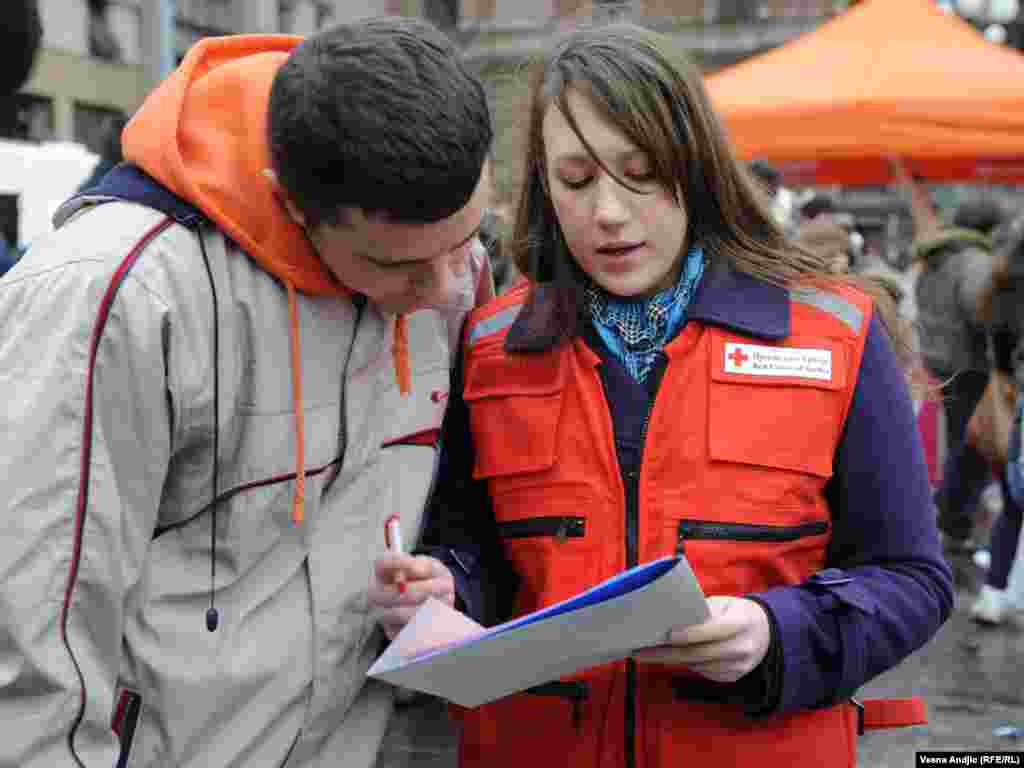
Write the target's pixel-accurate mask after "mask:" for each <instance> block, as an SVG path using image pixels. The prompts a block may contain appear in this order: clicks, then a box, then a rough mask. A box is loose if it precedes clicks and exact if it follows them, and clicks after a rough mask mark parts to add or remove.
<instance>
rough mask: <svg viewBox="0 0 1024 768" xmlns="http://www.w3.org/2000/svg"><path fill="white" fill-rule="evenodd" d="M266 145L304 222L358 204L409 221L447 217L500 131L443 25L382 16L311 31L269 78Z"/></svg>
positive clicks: (463, 198) (469, 188) (473, 182)
mask: <svg viewBox="0 0 1024 768" xmlns="http://www.w3.org/2000/svg"><path fill="white" fill-rule="evenodd" d="M268 131H269V142H270V153H271V158H272V162H273V165H274V170H275V171H276V173H277V175H278V178H279V179H280V181H281V184H282V186H283V187H284V189H285V190H286V191H287V192H288V194H289V195H290V196H291V198H292V200H293V201H294V203H295V204H296V205H297V206H298V208H299V209H300V210H301V211H302V213H303V215H304V216H305V217H306V219H307V222H308V223H309V224H310V225H311V226H316V225H318V224H319V223H321V222H324V221H326V222H328V223H331V224H335V225H336V224H338V223H339V217H338V214H339V208H341V207H353V208H361V209H362V210H364V211H365V212H366V213H367V215H383V216H386V217H387V218H389V219H391V220H394V221H400V222H403V223H429V222H434V221H439V220H441V219H444V218H447V217H448V216H451V215H452V214H453V213H455V212H456V211H458V210H459V209H460V208H462V207H463V206H464V205H465V204H466V203H467V202H468V201H469V198H470V196H471V195H472V194H473V191H474V190H475V189H476V186H477V182H478V181H479V179H480V171H481V169H482V167H483V163H484V160H485V159H486V157H487V154H488V152H489V150H490V146H491V142H492V139H493V129H492V127H491V118H490V110H489V108H488V105H487V95H486V92H485V91H484V87H483V84H482V83H481V82H480V79H479V78H478V77H477V76H476V75H474V74H472V73H471V72H470V71H469V69H468V68H467V66H466V65H465V64H464V63H463V62H462V61H461V60H460V58H459V53H458V50H457V49H456V48H455V47H454V45H453V44H452V43H451V41H450V40H449V39H448V38H447V37H446V36H445V35H444V34H442V33H441V32H440V31H439V30H438V29H437V28H436V27H433V26H431V25H430V24H428V23H426V22H424V21H420V20H417V19H411V18H402V17H385V18H376V19H368V20H365V21H361V22H356V23H352V24H342V25H337V26H334V27H331V28H328V29H325V30H323V31H321V32H319V33H317V34H316V35H313V36H312V37H310V38H308V39H306V40H304V41H303V42H302V43H301V44H300V45H299V46H298V47H297V48H296V49H295V50H294V51H292V53H291V55H290V56H289V57H288V60H287V61H286V62H285V63H284V65H283V66H282V67H281V69H280V71H279V72H278V74H277V76H276V77H275V78H274V83H273V86H272V87H271V92H270V106H269V118H268Z"/></svg>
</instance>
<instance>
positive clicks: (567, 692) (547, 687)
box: [523, 680, 590, 734]
mask: <svg viewBox="0 0 1024 768" xmlns="http://www.w3.org/2000/svg"><path fill="white" fill-rule="evenodd" d="M523 693H525V694H527V695H529V696H551V697H554V698H556V699H562V700H564V701H567V702H570V703H571V704H572V725H573V728H575V730H576V733H577V734H579V733H580V731H581V730H582V729H583V708H584V706H585V705H586V702H587V699H589V698H590V686H589V685H587V684H586V683H585V682H583V681H582V680H554V681H552V682H550V683H544V684H542V685H535V686H533V688H527V689H526V690H525V691H523Z"/></svg>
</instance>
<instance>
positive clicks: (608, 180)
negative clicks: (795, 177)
mask: <svg viewBox="0 0 1024 768" xmlns="http://www.w3.org/2000/svg"><path fill="white" fill-rule="evenodd" d="M528 130H529V135H528V145H527V147H526V164H525V180H524V188H523V191H522V196H521V198H520V201H519V206H518V213H517V220H516V223H515V233H514V234H515V242H514V243H513V245H514V246H516V245H518V246H519V247H518V248H517V249H516V250H515V253H516V260H517V265H518V266H519V268H520V270H521V272H522V273H523V275H524V276H526V278H527V280H526V281H525V282H523V283H521V284H520V285H518V286H517V287H515V288H513V289H512V290H510V291H509V292H507V293H506V294H505V295H503V296H502V297H501V298H499V299H498V300H497V301H495V302H493V303H492V304H490V305H488V306H486V307H484V308H483V309H482V310H480V311H478V312H476V313H475V314H474V315H473V316H472V317H471V319H470V321H469V322H468V324H467V327H466V331H465V337H464V356H465V364H464V368H463V369H462V371H460V376H458V377H457V380H456V382H455V383H454V384H453V387H452V393H453V395H452V397H453V403H452V406H451V408H450V409H449V412H448V416H447V422H446V431H447V438H446V440H447V442H446V447H447V451H446V454H445V460H444V461H445V466H444V473H443V477H442V480H441V484H440V487H439V493H438V496H437V506H436V508H435V509H434V510H433V512H434V518H433V521H432V524H431V526H430V527H429V529H428V530H427V532H426V537H425V541H426V543H428V544H431V545H433V548H432V549H431V550H430V551H431V552H432V553H434V554H436V555H438V556H440V557H441V559H442V560H444V562H446V563H447V564H448V565H449V567H450V568H451V570H452V571H453V575H454V577H455V581H456V588H457V591H458V594H459V598H460V601H461V605H462V607H463V608H464V609H465V610H466V611H467V612H469V613H471V614H473V615H474V616H476V617H477V618H478V619H481V620H484V621H495V620H499V619H506V618H509V616H510V615H516V614H521V613H525V612H529V611H533V610H536V609H539V608H541V607H543V606H546V605H549V604H551V603H554V602H557V601H560V600H563V599H565V598H567V597H569V596H570V595H573V594H575V593H577V592H580V591H581V590H583V589H586V588H587V587H590V586H592V585H593V584H595V583H597V582H599V581H601V580H603V579H605V578H608V577H610V576H612V575H613V574H615V573H617V572H620V571H622V570H624V569H626V568H629V567H631V566H634V565H636V564H638V563H641V562H646V561H650V560H653V559H655V558H658V557H662V556H666V555H672V554H673V553H677V554H684V555H685V556H686V557H687V558H688V560H689V562H690V564H691V566H692V567H693V569H694V571H695V573H696V575H697V577H698V579H699V580H700V582H701V585H702V587H703V589H704V591H705V593H706V594H707V595H708V596H709V597H708V603H709V607H710V609H711V618H710V620H709V621H707V622H706V623H704V624H701V625H699V626H691V627H688V628H683V627H680V628H677V629H676V630H674V631H672V632H671V634H670V635H669V636H668V637H667V638H666V643H665V644H664V645H663V646H661V647H658V648H656V649H648V650H643V651H638V652H636V653H635V655H634V656H633V657H632V658H630V659H628V660H623V661H617V662H613V663H609V664H603V665H600V666H597V667H595V668H593V669H590V670H587V671H585V672H583V673H581V674H579V675H576V676H573V677H571V678H568V679H563V680H559V681H553V682H551V683H549V684H546V685H542V686H539V687H538V688H536V689H532V690H531V691H529V692H527V693H524V694H521V695H515V696H510V697H508V698H506V699H503V700H501V701H497V702H494V703H492V704H488V705H485V706H483V707H480V708H477V709H475V710H472V711H467V712H466V713H464V718H463V727H462V735H461V759H462V765H464V766H477V765H487V766H489V767H490V766H505V765H508V766H512V765H520V764H521V763H522V761H523V759H524V758H527V759H528V758H530V757H534V758H535V759H540V760H544V759H545V757H546V756H548V755H550V756H552V759H553V760H556V761H558V762H559V764H561V762H562V761H563V760H564V759H565V758H566V757H568V760H569V763H570V764H571V765H582V766H627V767H628V768H632V767H633V766H643V768H655V767H660V766H669V765H677V764H679V763H680V761H681V760H682V759H685V758H686V757H688V756H693V757H698V758H699V759H700V763H701V764H706V765H716V766H719V765H737V766H739V765H743V766H749V765H755V764H763V761H764V760H765V759H766V758H767V759H769V760H771V761H773V762H777V761H783V760H784V761H786V764H787V765H789V766H820V765H846V766H853V765H854V764H855V757H854V743H855V740H856V732H857V725H858V709H857V707H856V706H855V705H854V704H852V703H851V697H852V696H853V694H854V692H855V691H856V690H857V689H858V688H859V687H860V686H861V685H862V684H863V683H864V682H865V681H867V680H869V679H870V678H872V677H874V676H875V675H877V674H879V673H881V672H882V671H884V670H886V669H888V668H890V667H892V666H893V665H895V664H896V663H898V662H899V661H900V659H902V658H904V657H905V656H906V655H907V654H909V653H911V652H912V651H914V650H915V649H917V648H919V647H920V646H921V645H922V644H924V643H925V642H926V641H927V640H928V639H929V638H930V637H931V636H932V635H933V634H934V633H935V631H936V630H937V628H938V627H939V626H940V625H941V624H942V622H943V621H945V619H946V618H947V617H948V615H949V613H950V610H951V607H952V602H953V596H952V586H951V578H950V573H949V570H948V568H947V566H946V565H945V563H944V561H943V559H942V557H941V554H940V548H939V538H938V533H937V530H936V527H935V521H934V515H933V513H932V510H931V505H930V499H929V486H928V478H927V473H926V468H925V462H924V459H923V456H922V451H921V446H920V442H919V439H918V437H917V434H916V430H915V422H914V414H913V410H912V406H911V402H910V399H909V397H908V394H907V389H906V384H905V382H904V378H903V374H902V372H901V370H900V368H899V366H898V364H897V361H896V357H895V355H894V352H893V350H892V347H891V344H890V342H889V339H888V336H887V333H886V331H885V328H884V326H883V324H882V322H881V321H880V319H879V313H878V311H877V310H876V309H875V308H874V306H873V304H872V302H871V300H870V299H869V298H868V297H867V295H866V294H865V293H863V292H862V291H860V290H858V289H856V288H855V287H853V284H854V282H855V278H852V277H849V276H837V275H833V274H830V273H829V272H828V270H827V268H826V265H825V263H824V261H823V259H822V258H820V257H817V256H815V255H813V254H811V253H809V252H806V251H804V250H803V249H801V248H800V247H798V246H795V245H794V244H792V243H790V242H789V241H788V240H787V239H786V238H785V236H784V235H783V234H782V233H781V232H780V231H779V229H778V227H777V226H776V225H775V224H774V223H773V222H772V219H771V216H770V214H769V213H768V212H767V209H766V207H765V201H764V199H763V197H762V195H761V194H760V193H759V192H758V191H757V190H756V188H755V186H754V182H753V181H752V180H751V178H750V177H749V176H748V172H747V171H745V170H743V169H742V167H741V166H740V165H738V163H737V161H736V159H735V158H734V157H733V155H732V152H731V149H730V147H729V146H728V144H727V143H726V141H725V139H724V137H723V131H722V129H721V127H720V125H719V122H718V119H717V118H716V116H715V115H714V113H713V111H712V109H711V107H710V105H709V102H708V98H707V95H706V93H705V91H704V89H703V86H702V84H701V81H700V78H699V75H698V74H697V73H696V71H695V70H694V69H693V68H692V66H691V65H690V64H689V63H687V61H686V60H685V57H684V56H682V55H680V53H678V52H677V51H676V50H675V49H674V48H673V46H672V45H671V44H670V42H669V41H668V40H667V39H666V38H664V37H662V36H659V35H657V34H655V33H652V32H649V31H645V30H642V29H639V28H635V27H632V26H621V25H615V26H609V27H604V28H597V29H592V30H584V31H581V32H579V33H576V34H574V35H572V36H570V37H568V38H567V39H566V40H565V41H564V42H562V43H561V44H560V45H558V46H557V47H556V48H554V50H553V51H552V52H551V54H550V55H549V56H548V57H547V58H546V59H545V60H544V62H543V63H542V64H541V66H540V67H539V68H538V70H537V72H536V76H535V79H534V81H533V89H532V103H531V111H530V114H529V128H528ZM459 379H461V381H460V380H459ZM460 393H461V397H459V396H458V395H459V394H460ZM470 468H471V469H472V478H470V477H469V470H470ZM460 470H461V471H462V472H463V473H464V475H463V476H462V477H460V476H459V471H460ZM516 581H518V586H517V587H516V586H515V582H516ZM875 714H876V712H872V711H869V712H867V713H866V715H865V717H866V721H867V722H866V723H862V724H865V725H867V726H868V727H871V726H873V725H884V724H896V723H900V724H904V723H906V722H909V721H917V722H920V719H919V718H918V715H917V714H916V713H910V714H909V716H908V712H907V711H902V712H895V711H894V712H893V713H892V715H893V716H892V717H891V718H889V719H888V720H886V719H885V718H882V719H880V720H874V719H873V718H874V716H875Z"/></svg>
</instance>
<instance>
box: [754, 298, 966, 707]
mask: <svg viewBox="0 0 1024 768" xmlns="http://www.w3.org/2000/svg"><path fill="white" fill-rule="evenodd" d="M826 494H827V498H828V501H829V504H830V506H831V508H832V514H833V531H832V541H831V545H830V548H829V552H828V556H827V562H826V566H827V567H826V568H825V569H824V570H822V571H820V572H819V573H816V574H814V575H813V576H812V577H811V578H810V579H808V580H807V581H806V582H804V583H803V584H800V585H797V586H791V587H776V588H773V589H769V590H767V591H764V592H760V593H757V594H754V595H750V597H752V598H754V599H756V600H758V602H760V603H761V604H762V605H763V606H765V607H766V608H767V609H768V611H769V613H770V615H771V618H772V624H773V628H774V629H775V630H776V637H775V638H773V641H774V642H778V643H779V645H780V648H781V653H780V654H779V656H778V658H779V662H778V663H780V664H781V669H780V670H779V673H780V674H779V675H778V682H777V683H776V691H777V700H776V701H775V702H774V705H775V706H774V707H772V710H773V711H775V712H791V711H795V710H799V709H804V708H808V707H816V706H824V705H827V704H830V703H833V702H836V701H841V700H843V699H846V698H849V697H850V696H852V695H853V694H854V693H855V692H856V690H857V689H858V688H859V687H860V686H861V685H863V684H864V683H865V682H867V681H868V680H870V679H872V678H873V677H875V676H876V675H879V674H880V673H882V672H884V671H886V670H887V669H890V668H891V667H893V666H895V665H896V664H898V663H899V662H900V661H901V660H902V659H903V658H905V657H906V656H907V655H909V654H910V653H912V652H914V651H915V650H917V649H918V648H920V647H921V646H922V645H924V644H925V643H926V642H927V641H928V640H929V639H930V638H931V637H932V636H933V635H934V634H935V632H936V631H937V630H938V628H939V627H940V626H941V625H942V623H943V622H944V621H945V620H946V619H947V618H948V617H949V615H950V613H951V611H952V607H953V583H952V574H951V573H950V569H949V566H948V565H947V563H946V562H945V560H944V559H943V557H942V550H941V545H940V541H939V534H938V529H937V528H936V523H935V513H934V511H933V507H932V502H931V491H930V487H929V483H928V474H927V469H926V466H925V460H924V453H923V450H922V446H921V441H920V437H919V434H918V431H917V424H916V420H915V418H914V412H913V407H912V405H911V401H910V396H909V393H908V390H907V386H906V383H905V381H904V378H903V374H902V372H901V370H900V368H899V365H898V364H897V361H896V357H895V354H894V352H893V349H892V346H891V344H890V341H889V338H888V334H887V333H886V331H885V329H884V327H883V326H882V325H881V322H880V321H879V319H878V318H877V317H874V318H873V319H872V321H871V327H870V329H869V332H868V338H867V341H866V346H865V349H864V355H863V359H862V362H861V367H860V373H859V376H858V380H857V386H856V390H855V391H854V396H853V403H852V405H851V408H850V413H849V415H848V417H847V421H846V428H845V432H844V434H843V437H842V440H841V442H840V445H839V449H838V451H837V454H836V459H835V466H834V474H833V477H832V479H831V480H830V481H829V483H828V485H827V486H826Z"/></svg>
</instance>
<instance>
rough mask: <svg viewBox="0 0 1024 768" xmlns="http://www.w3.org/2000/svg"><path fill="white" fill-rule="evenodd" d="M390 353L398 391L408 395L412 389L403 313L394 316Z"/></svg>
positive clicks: (407, 331) (407, 337)
mask: <svg viewBox="0 0 1024 768" xmlns="http://www.w3.org/2000/svg"><path fill="white" fill-rule="evenodd" d="M391 355H392V357H393V359H394V365H395V378H397V379H398V391H399V392H400V393H402V394H403V395H408V394H409V393H410V392H411V391H412V371H411V370H410V369H409V329H408V328H407V327H406V322H405V315H399V316H398V317H396V318H395V338H394V343H393V344H392V345H391Z"/></svg>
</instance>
